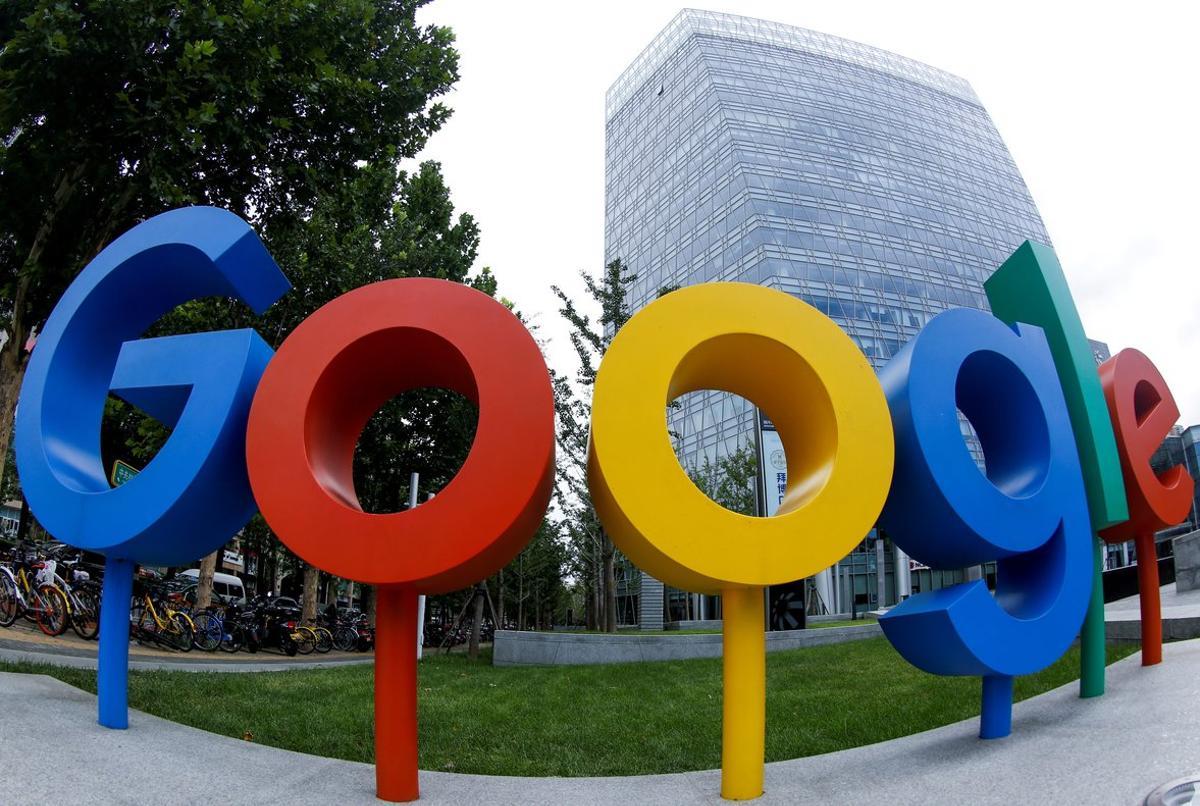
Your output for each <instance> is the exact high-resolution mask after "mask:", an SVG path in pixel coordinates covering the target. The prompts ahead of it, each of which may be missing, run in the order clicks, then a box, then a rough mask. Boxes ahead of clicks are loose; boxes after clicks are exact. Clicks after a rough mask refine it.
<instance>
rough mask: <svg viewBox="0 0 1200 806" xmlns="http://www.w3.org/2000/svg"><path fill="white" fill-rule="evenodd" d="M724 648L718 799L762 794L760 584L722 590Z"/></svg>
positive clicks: (763, 721)
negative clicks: (719, 796)
mask: <svg viewBox="0 0 1200 806" xmlns="http://www.w3.org/2000/svg"><path fill="white" fill-rule="evenodd" d="M721 606H722V616H723V619H724V626H723V630H724V635H725V646H724V650H723V661H724V671H725V681H724V690H725V693H724V699H723V702H722V719H723V721H722V732H721V797H723V798H725V799H727V800H750V799H751V798H757V797H759V796H760V795H762V793H763V752H764V750H765V746H766V735H767V638H766V626H765V624H764V605H763V589H762V588H729V589H726V590H724V591H722V602H721Z"/></svg>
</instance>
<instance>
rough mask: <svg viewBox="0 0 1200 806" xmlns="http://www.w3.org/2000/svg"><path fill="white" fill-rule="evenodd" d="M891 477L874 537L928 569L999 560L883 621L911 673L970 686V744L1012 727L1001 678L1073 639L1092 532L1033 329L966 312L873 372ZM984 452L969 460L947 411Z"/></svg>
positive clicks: (1032, 666)
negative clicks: (975, 684) (960, 678)
mask: <svg viewBox="0 0 1200 806" xmlns="http://www.w3.org/2000/svg"><path fill="white" fill-rule="evenodd" d="M879 379H880V382H881V383H882V385H883V389H884V392H885V394H886V395H887V400H888V405H889V407H890V408H891V412H892V423H893V426H894V429H895V434H896V470H895V475H894V477H893V482H892V489H891V493H890V495H889V498H888V502H887V504H886V505H885V507H884V510H883V514H882V516H881V518H880V525H881V526H882V527H883V528H884V529H885V530H886V531H887V534H888V536H890V537H891V538H892V539H893V540H894V541H895V542H896V544H897V545H899V546H900V547H901V548H902V549H904V551H906V552H907V553H908V554H909V555H911V556H912V557H914V558H916V559H918V560H920V561H921V562H924V563H926V564H927V565H929V566H930V567H932V568H947V569H955V568H963V567H966V566H970V565H975V564H977V563H982V562H986V561H989V560H996V561H997V572H996V593H995V597H994V598H993V596H992V595H990V594H989V592H988V589H987V587H986V585H985V583H984V582H983V581H982V580H975V581H973V582H966V583H963V584H960V585H955V586H952V587H949V588H943V589H941V590H937V591H932V592H930V593H922V594H919V595H917V596H914V597H912V598H910V599H908V600H907V601H905V602H903V603H902V604H901V605H899V606H898V607H896V608H894V609H893V610H892V611H891V612H889V613H888V614H887V615H885V616H884V617H883V618H881V619H880V626H881V627H882V628H883V631H884V634H885V635H886V636H887V637H888V639H889V640H890V641H891V642H892V644H893V645H894V646H895V647H896V649H897V650H898V651H899V652H900V654H902V655H903V656H904V657H905V658H906V659H907V660H908V661H909V662H910V663H912V664H913V665H915V666H917V667H919V668H921V669H924V670H925V671H927V672H932V673H934V674H943V675H981V676H982V677H983V714H982V718H981V723H980V736H981V738H985V739H988V738H996V737H1000V736H1006V735H1008V733H1009V732H1010V731H1011V725H1012V679H1013V677H1014V676H1015V675H1021V674H1029V673H1031V672H1035V671H1037V670H1039V669H1041V668H1044V667H1045V666H1048V665H1049V664H1051V663H1053V662H1054V661H1055V660H1056V659H1057V658H1058V657H1060V656H1061V655H1062V653H1063V652H1064V651H1066V649H1067V648H1068V647H1069V646H1070V645H1071V642H1072V640H1074V638H1075V636H1076V635H1077V634H1078V633H1079V627H1080V625H1081V624H1082V622H1083V617H1084V613H1085V611H1086V609H1087V604H1088V595H1089V591H1090V587H1091V551H1092V548H1091V530H1090V521H1089V517H1088V506H1087V498H1086V495H1085V492H1084V486H1083V477H1082V474H1081V472H1080V466H1079V456H1078V453H1077V452H1076V450H1075V438H1074V435H1073V432H1072V430H1071V421H1070V417H1069V415H1068V413H1067V407H1066V403H1065V400H1064V397H1063V392H1062V387H1061V386H1060V385H1059V381H1058V375H1057V373H1056V371H1055V367H1054V361H1053V358H1052V357H1051V354H1050V349H1049V346H1048V345H1047V342H1046V337H1045V334H1044V333H1043V332H1042V330H1041V329H1040V328H1037V327H1032V326H1029V325H1023V324H1018V325H1017V326H1016V328H1015V329H1011V328H1009V327H1008V326H1007V325H1005V324H1004V323H1002V322H1000V321H999V320H998V319H996V318H995V317H992V316H989V315H988V314H985V313H982V312H980V311H975V310H967V309H959V310H951V311H947V312H946V313H943V314H941V315H940V316H938V317H936V318H934V319H933V320H932V321H930V323H929V324H928V325H927V326H926V327H925V329H924V330H922V331H921V332H920V333H919V334H917V336H916V338H914V339H913V340H912V341H911V342H909V343H908V344H907V345H906V346H905V347H904V349H903V350H901V351H900V352H899V353H898V354H897V355H896V356H895V357H894V358H893V359H892V360H891V362H889V363H888V364H887V366H885V367H884V368H883V370H882V371H881V373H880V377H879ZM960 410H961V411H962V413H963V414H964V415H965V416H966V417H967V419H968V420H969V421H970V422H971V424H972V426H973V427H974V429H975V432H976V434H977V435H978V437H979V442H980V444H981V446H982V448H983V453H984V463H985V465H986V471H985V472H981V471H980V470H979V468H978V466H977V465H976V464H975V462H974V460H973V459H972V457H971V454H970V452H969V450H968V448H967V445H966V442H965V441H964V439H963V436H962V432H961V430H960V425H959V418H958V411H960Z"/></svg>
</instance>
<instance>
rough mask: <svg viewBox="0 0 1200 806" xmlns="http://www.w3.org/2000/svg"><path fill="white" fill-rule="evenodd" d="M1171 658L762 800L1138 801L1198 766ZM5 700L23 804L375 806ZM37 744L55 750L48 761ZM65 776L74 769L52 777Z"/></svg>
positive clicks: (518, 783) (362, 798) (298, 757)
mask: <svg viewBox="0 0 1200 806" xmlns="http://www.w3.org/2000/svg"><path fill="white" fill-rule="evenodd" d="M1164 656H1165V662H1164V663H1163V664H1161V665H1159V666H1155V667H1151V668H1142V667H1141V665H1140V656H1139V655H1133V656H1132V657H1130V658H1127V659H1125V660H1123V661H1121V662H1119V663H1117V664H1114V665H1113V666H1112V667H1110V668H1109V672H1108V694H1107V695H1106V696H1104V697H1102V698H1098V699H1094V700H1080V699H1078V697H1077V696H1076V684H1074V683H1072V684H1070V685H1067V686H1064V687H1062V688H1059V689H1056V690H1054V691H1051V692H1048V693H1046V694H1043V695H1041V696H1039V697H1036V698H1034V699H1032V700H1026V701H1025V702H1023V703H1019V704H1018V705H1017V706H1016V709H1015V713H1014V719H1013V731H1014V732H1013V735H1012V736H1010V737H1008V738H1007V739H1001V740H996V741H991V742H983V741H980V740H979V739H978V738H976V732H977V730H978V725H977V721H976V720H974V719H971V720H967V721H965V722H960V723H957V724H954V725H948V726H946V727H943V728H938V729H936V730H932V731H927V732H925V733H919V734H916V735H914V736H909V737H906V738H903V739H895V740H893V741H889V742H883V743H880V744H875V745H869V746H867V747H860V748H856V749H853V750H845V751H842V752H838V753H829V754H826V755H822V756H813V757H810V758H803V759H796V760H794V761H784V762H779V763H776V764H769V765H767V777H766V787H767V793H766V795H765V796H764V797H763V799H762V800H761V801H757V803H764V804H784V803H788V804H791V803H802V804H841V803H856V804H857V803H867V804H870V803H879V804H896V805H898V806H905V805H906V804H912V805H913V806H918V804H919V805H920V806H930V805H931V804H933V805H935V806H936V804H961V803H972V804H1014V803H1016V804H1032V803H1037V804H1041V803H1069V804H1118V805H1120V806H1133V804H1140V803H1141V802H1142V799H1143V798H1144V797H1145V796H1146V794H1147V793H1149V792H1150V791H1151V790H1152V789H1154V788H1155V787H1156V786H1158V785H1160V784H1162V783H1164V782H1166V781H1168V780H1171V779H1174V778H1178V777H1180V776H1183V775H1188V774H1191V773H1200V729H1198V726H1200V640H1197V641H1186V642H1180V643H1175V644H1168V645H1167V646H1166V647H1164ZM879 684H880V685H882V686H886V685H887V681H886V680H880V681H879ZM0 702H3V710H2V711H0V713H2V714H3V718H2V719H3V736H4V739H3V741H0V770H4V777H5V780H7V781H9V782H10V783H15V784H16V786H17V789H16V790H14V791H19V792H20V798H21V800H22V801H25V802H39V801H47V802H54V803H64V804H65V803H70V804H98V803H103V804H145V803H172V804H208V803H211V802H213V801H221V802H224V803H230V804H262V805H263V806H266V805H268V804H280V805H281V806H282V805H283V804H289V805H291V804H329V803H347V804H351V803H361V804H370V803H378V801H376V800H375V799H374V769H373V768H372V767H371V766H370V765H367V764H357V763H353V762H347V761H336V760H333V759H326V758H317V757H313V756H305V755H302V754H299V753H291V752H288V751H285V750H277V749H274V748H270V747H264V746H262V745H256V744H250V743H247V742H242V741H239V740H237V739H230V738H226V737H223V736H217V735H215V734H211V733H206V732H204V731H200V730H196V729H194V728H188V727H185V726H183V725H178V724H175V723H172V722H167V721H165V720H162V719H158V718H157V717H152V716H148V715H146V714H142V713H139V712H133V713H132V714H131V719H130V729H129V730H127V731H109V730H105V729H104V728H101V727H99V726H98V725H97V724H96V722H95V709H96V702H95V698H94V697H93V696H91V695H89V694H86V693H84V692H82V691H79V690H78V689H74V688H72V687H70V686H67V685H66V684H63V683H60V682H58V681H56V680H53V679H51V678H49V677H43V676H38V675H14V674H0ZM39 748H40V749H41V750H39ZM45 748H53V749H52V751H51V755H50V756H47V754H46V752H42V750H45ZM531 752H538V753H552V752H554V750H553V748H549V747H538V748H531ZM48 765H49V766H48ZM63 770H69V771H70V773H69V776H68V778H63V777H62V775H59V774H58V773H57V772H56V771H63ZM719 780H720V776H719V773H717V772H715V771H708V772H696V773H682V774H677V775H651V776H640V777H629V778H509V777H499V776H478V775H455V774H451V773H441V772H428V773H426V772H423V773H421V789H422V800H423V802H425V803H430V804H462V803H487V804H488V806H501V805H502V804H535V805H536V804H572V806H588V805H589V804H601V803H621V804H624V803H628V804H639V805H640V804H717V803H720V802H721V801H720V799H719V797H718V796H717V793H718V790H719Z"/></svg>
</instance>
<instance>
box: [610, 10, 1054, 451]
mask: <svg viewBox="0 0 1200 806" xmlns="http://www.w3.org/2000/svg"><path fill="white" fill-rule="evenodd" d="M606 137H607V144H606V187H605V192H606V209H605V251H606V262H607V261H610V260H613V259H615V258H621V259H622V260H623V261H625V263H626V264H627V265H628V266H629V267H630V268H631V270H632V271H634V272H636V273H637V275H638V280H637V283H636V284H635V285H634V286H633V287H632V291H631V293H632V296H633V299H632V302H633V306H634V308H635V309H636V308H638V307H640V306H642V305H644V304H646V303H648V302H650V301H651V300H653V299H654V298H655V296H656V295H657V293H658V291H659V289H660V288H662V287H664V286H674V285H679V286H684V285H690V284H692V283H701V282H709V281H717V280H736V281H742V282H751V283H757V284H760V285H766V286H770V287H773V288H778V289H781V290H783V291H786V292H788V293H791V294H794V295H796V296H798V297H800V298H801V299H803V300H805V301H806V302H808V303H810V304H811V305H814V306H815V307H817V308H818V309H820V310H821V311H822V312H824V313H826V314H828V315H829V316H830V317H832V318H833V319H834V321H836V322H837V323H838V324H839V325H840V326H841V327H842V328H844V329H845V330H846V332H847V333H849V334H850V335H851V337H852V338H853V339H854V340H855V341H856V342H857V343H858V345H859V346H860V347H861V348H862V350H863V352H864V353H866V355H867V356H868V357H869V358H870V359H871V361H872V363H873V364H874V365H875V366H876V367H878V366H881V365H882V364H883V363H885V362H886V361H887V359H888V358H890V357H891V356H892V355H893V354H894V353H895V352H896V351H897V350H898V349H899V348H900V346H901V345H902V344H904V342H905V341H907V340H908V339H909V338H910V337H912V336H913V335H914V334H915V333H916V332H917V331H918V330H919V329H920V328H921V326H922V325H923V324H924V323H925V322H926V321H928V320H929V319H930V318H931V317H932V316H934V315H936V314H937V313H939V312H940V311H943V310H946V309H947V308H952V307H973V308H981V309H984V310H986V309H987V300H986V298H985V297H984V293H983V287H982V284H983V280H984V279H985V278H986V277H987V276H988V275H989V274H990V273H991V272H992V271H993V270H995V268H996V267H997V266H999V265H1000V263H1001V262H1003V260H1004V259H1005V258H1006V257H1007V256H1008V255H1009V254H1010V253H1011V252H1012V251H1013V250H1014V249H1015V248H1016V247H1017V246H1019V245H1020V244H1021V242H1022V241H1024V240H1025V239H1034V240H1038V241H1041V242H1043V243H1049V237H1048V235H1047V233H1046V230H1045V227H1044V226H1043V225H1042V221H1041V218H1040V217H1039V215H1038V212H1037V209H1036V208H1035V206H1034V204H1033V201H1032V199H1031V198H1030V195H1029V191H1028V190H1027V189H1026V187H1025V184H1024V182H1023V180H1022V179H1021V176H1020V174H1019V173H1018V171H1017V168H1016V166H1015V165H1014V163H1013V160H1012V157H1011V156H1010V155H1009V153H1008V151H1007V149H1006V148H1005V146H1004V143H1003V142H1002V141H1001V139H1000V135H999V133H998V132H997V131H996V127H995V126H994V125H993V124H992V121H991V119H990V118H989V117H988V115H987V112H986V111H985V110H984V108H983V106H982V105H981V104H980V102H979V99H978V98H976V96H975V94H974V92H973V91H972V90H971V88H970V86H969V85H968V84H967V83H966V82H965V81H963V80H962V79H960V78H957V77H955V76H952V75H950V74H948V73H944V72H942V71H940V70H937V69H934V68H932V67H929V66H927V65H923V64H920V63H919V62H914V61H912V60H909V59H905V58H902V57H900V56H896V55H894V54H891V53H887V52H885V51H882V50H878V49H876V48H871V47H867V46H865V45H859V44H856V43H852V42H847V41H845V40H840V39H837V38H835V37H830V36H826V35H824V34H819V33H816V32H813V31H808V30H804V29H801V28H794V27H789V26H785V25H779V24H775V23H769V22H763V21H759V20H752V19H747V18H743V17H736V16H730V15H723V14H714V13H710V12H702V11H692V10H686V11H683V12H681V13H680V14H679V15H678V16H677V17H676V18H675V19H674V20H673V21H672V22H671V23H670V24H669V25H668V26H667V28H666V29H664V30H663V32H662V33H660V34H659V35H658V37H656V38H655V40H654V41H653V42H652V43H651V44H650V45H649V46H648V47H647V48H646V50H645V51H644V52H643V53H642V54H641V56H639V57H638V59H637V60H635V62H634V63H633V64H632V65H631V66H630V67H629V68H628V69H627V70H626V71H625V73H624V74H622V76H621V77H620V78H619V79H618V80H617V81H616V83H615V84H614V85H613V86H612V88H611V89H610V90H609V93H608V97H607V124H606ZM670 417H671V429H672V430H673V431H674V432H675V433H677V434H678V435H679V437H680V448H681V453H682V454H683V456H684V457H685V460H687V461H700V460H701V457H702V456H704V455H707V456H708V457H709V458H710V459H715V458H716V457H717V455H719V454H724V453H727V452H729V451H732V450H734V449H737V448H739V447H741V446H743V445H746V444H749V443H751V442H752V440H753V419H754V418H753V411H752V409H751V407H750V406H749V405H748V404H746V403H744V402H743V401H741V400H740V399H738V398H732V397H731V396H728V395H719V394H715V393H696V394H693V395H690V396H688V397H687V398H686V399H685V400H684V404H683V405H682V406H681V407H680V408H678V409H676V410H673V411H672V412H671V414H670Z"/></svg>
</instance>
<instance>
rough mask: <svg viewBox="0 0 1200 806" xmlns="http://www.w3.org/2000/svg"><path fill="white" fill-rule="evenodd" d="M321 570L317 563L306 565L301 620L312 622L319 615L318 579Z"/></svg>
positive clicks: (301, 598)
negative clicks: (318, 568)
mask: <svg viewBox="0 0 1200 806" xmlns="http://www.w3.org/2000/svg"><path fill="white" fill-rule="evenodd" d="M320 576H321V572H320V571H319V570H317V567H316V566H315V565H307V564H305V566H304V594H303V596H301V597H300V620H301V621H304V622H306V623H307V622H311V621H313V620H314V619H315V618H316V617H317V581H318V580H319V579H320Z"/></svg>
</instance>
